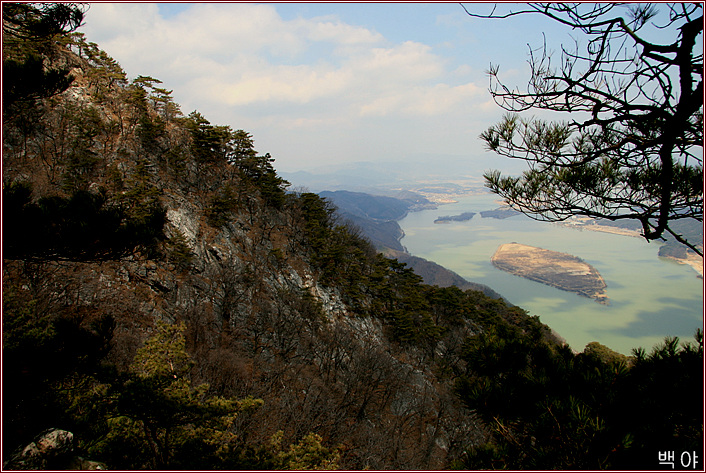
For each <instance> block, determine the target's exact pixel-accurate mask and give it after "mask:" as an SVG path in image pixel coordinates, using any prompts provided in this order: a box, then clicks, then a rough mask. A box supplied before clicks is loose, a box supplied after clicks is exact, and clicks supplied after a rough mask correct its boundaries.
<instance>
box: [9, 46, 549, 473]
mask: <svg viewBox="0 0 706 473" xmlns="http://www.w3.org/2000/svg"><path fill="white" fill-rule="evenodd" d="M20 39H21V38H19V37H18V38H17V42H16V43H15V45H14V48H8V49H7V51H6V56H5V60H6V62H7V61H10V60H13V61H16V62H17V63H18V64H23V61H24V63H26V62H27V61H29V59H28V58H30V57H36V55H37V54H38V52H37V51H33V50H31V48H32V45H30V44H27V43H23V42H22V41H21V40H20ZM42 41H44V48H45V51H43V52H42V53H41V56H40V57H41V58H42V61H43V63H44V67H45V68H55V69H56V70H59V69H61V71H63V72H62V73H63V74H65V76H66V77H67V78H68V80H67V82H70V86H68V87H66V88H65V89H64V90H63V91H59V90H57V91H52V92H51V93H47V94H40V95H39V96H31V97H30V96H29V95H28V94H25V95H24V96H23V95H22V94H20V95H19V96H18V97H19V98H18V99H17V101H16V102H15V103H14V105H13V107H8V108H7V109H5V110H4V118H5V120H4V141H3V147H4V153H3V166H4V174H3V197H4V198H3V210H4V212H5V221H4V241H5V244H4V248H3V250H4V267H3V288H4V292H5V298H4V301H3V302H4V304H3V307H4V315H3V317H4V322H5V324H4V328H5V330H4V341H5V344H4V348H3V350H4V360H5V361H4V363H5V366H4V368H5V371H4V374H5V381H6V383H10V384H12V385H15V386H21V387H20V388H18V389H17V390H16V391H15V392H14V393H12V394H10V395H8V396H7V397H6V398H5V413H6V414H7V416H6V419H7V420H6V423H5V425H4V428H5V430H6V432H9V433H10V435H4V436H3V437H4V442H5V447H6V450H8V451H10V450H12V449H13V448H15V447H16V446H18V445H20V444H22V442H25V443H26V442H28V441H29V440H31V438H32V437H33V436H34V435H36V434H38V433H39V432H41V431H42V430H43V429H45V428H50V427H59V428H66V429H68V430H71V431H73V432H74V434H75V435H76V437H78V438H79V449H80V450H81V451H83V452H85V453H86V454H88V455H91V456H93V457H95V458H96V459H97V460H100V461H104V462H105V463H106V464H108V465H109V466H110V467H112V468H140V467H182V468H189V467H201V468H205V467H209V466H210V467H237V466H243V465H250V466H252V465H253V464H254V465H255V466H257V465H260V466H262V465H270V466H272V465H273V463H272V461H274V460H272V458H274V453H272V452H273V451H274V450H273V448H274V447H272V445H273V444H272V441H273V440H272V439H273V438H275V436H276V434H277V432H278V431H280V430H281V431H283V434H282V435H283V439H281V440H280V442H282V441H283V442H285V443H284V445H286V444H288V443H291V444H292V445H295V443H296V442H298V441H300V440H302V439H304V438H306V437H305V436H306V435H307V434H309V433H315V434H317V435H319V436H320V437H319V438H320V439H321V440H322V441H323V442H324V443H325V444H326V445H330V446H340V448H341V450H340V452H339V453H338V455H339V457H340V458H339V460H340V465H341V466H344V467H347V468H376V469H377V468H414V469H420V468H440V467H445V466H448V465H449V464H450V462H451V461H452V460H453V459H454V458H458V456H459V455H460V454H461V453H462V451H463V449H464V448H465V447H466V446H468V445H470V444H473V443H474V442H477V441H480V440H482V439H484V438H485V437H486V434H485V429H484V428H483V426H482V424H481V423H480V422H479V421H478V420H477V418H476V417H475V416H474V414H473V413H472V412H471V411H469V410H468V409H467V408H466V407H465V406H464V405H463V404H462V402H461V401H460V399H459V398H458V396H457V395H456V394H455V392H454V385H453V378H454V375H453V373H454V372H455V371H457V370H458V367H457V366H456V365H455V363H458V358H459V350H460V349H461V346H462V342H463V340H464V339H465V338H466V337H467V336H469V335H471V334H473V333H475V332H476V331H477V330H479V328H480V327H482V326H483V324H486V323H491V322H492V323H493V324H497V323H501V324H513V325H517V326H518V327H527V329H529V328H530V327H535V325H537V324H536V322H535V321H534V320H533V319H530V318H528V317H526V315H525V314H524V312H522V311H521V310H519V309H515V308H508V307H506V306H504V305H503V304H502V303H498V302H497V301H493V300H491V299H489V298H486V297H485V296H483V295H482V294H480V293H468V294H464V293H462V292H461V291H454V292H451V293H448V294H447V293H446V292H444V293H443V294H446V295H445V297H448V296H449V295H453V298H454V300H455V301H456V302H455V303H456V306H455V307H454V306H451V305H448V306H445V307H444V309H443V310H441V309H440V308H439V307H440V306H439V304H441V302H438V303H437V302H434V301H435V300H436V299H439V298H440V296H441V295H442V292H440V291H441V290H439V289H436V288H433V287H428V286H423V285H421V284H420V278H419V277H417V276H416V275H414V274H413V273H412V272H411V271H410V270H408V269H405V268H404V265H401V264H398V263H397V262H396V261H394V260H388V259H385V258H383V257H382V256H380V255H376V253H375V251H374V250H373V248H372V247H371V246H370V245H369V243H367V242H366V241H365V240H363V239H362V238H360V237H359V236H357V235H356V234H355V232H354V231H351V230H350V229H349V228H347V227H346V226H341V225H338V224H337V223H336V222H335V218H334V217H333V208H332V207H331V206H330V205H329V204H327V202H326V201H325V200H323V199H321V198H320V197H318V196H316V195H314V194H294V193H287V192H286V187H287V183H286V182H285V181H284V180H282V179H281V178H279V177H278V176H277V174H276V173H275V171H274V168H273V167H272V164H271V163H272V161H273V159H272V158H271V157H270V156H269V155H264V156H262V155H260V154H258V153H257V152H256V151H255V150H254V149H253V141H252V138H251V136H250V135H249V134H248V133H246V132H244V131H241V130H236V131H234V130H232V129H231V128H230V127H227V126H216V125H212V124H211V123H209V122H208V120H206V119H205V118H204V117H203V116H201V115H200V114H199V113H197V112H194V113H191V114H190V115H188V116H186V117H185V116H183V115H182V114H181V112H180V110H179V107H178V105H177V104H175V103H174V102H173V101H172V100H171V98H170V94H171V91H168V90H166V89H162V88H160V87H159V84H160V82H159V81H158V80H156V79H154V78H150V77H143V76H140V77H138V78H137V79H134V80H132V81H129V80H128V79H127V77H126V76H125V74H124V72H123V71H122V70H121V69H120V67H119V65H118V64H117V62H115V61H114V60H113V59H112V58H110V57H108V56H107V55H106V54H105V53H104V52H102V51H100V49H99V48H98V47H97V45H95V44H93V43H89V42H87V41H86V40H85V38H83V37H82V36H81V35H55V36H51V37H49V38H44V39H43V40H42ZM67 85H68V84H67ZM162 322H166V324H167V325H168V326H173V327H177V326H178V327H181V325H179V324H181V323H183V324H184V325H183V327H184V329H183V336H184V342H185V349H186V351H187V352H188V355H189V357H190V359H192V362H193V366H191V368H190V369H189V370H188V372H187V371H185V372H184V373H183V374H180V375H179V379H181V376H184V380H185V381H184V382H187V381H188V383H189V385H192V383H193V385H194V386H196V385H199V386H200V385H202V383H207V384H203V386H207V388H204V389H206V391H205V392H203V393H202V395H206V396H226V397H227V398H234V399H235V398H238V399H244V398H246V397H253V398H258V399H262V400H263V401H264V402H263V403H262V405H261V406H260V407H258V408H257V409H254V410H247V412H242V413H241V415H239V416H238V417H237V420H236V421H234V422H232V423H231V424H230V427H229V430H228V431H229V432H230V433H231V434H232V436H231V437H228V438H229V439H230V440H228V441H226V440H223V438H222V436H220V437H219V436H216V437H214V439H216V440H213V439H211V440H212V443H213V442H216V443H217V442H220V443H218V445H220V446H219V449H218V450H217V452H219V453H218V454H216V453H214V451H211V450H208V449H206V447H205V446H204V445H201V444H199V445H201V446H200V447H199V448H200V449H202V450H203V449H205V450H204V453H202V454H201V455H200V456H199V455H196V456H193V455H187V454H184V453H183V452H182V450H183V451H188V448H192V447H188V448H187V445H191V444H190V443H185V442H187V440H185V439H187V438H191V437H188V436H187V434H185V433H184V432H186V431H188V429H187V428H186V427H185V426H188V425H192V424H193V422H195V421H193V420H192V421H191V422H192V423H191V424H189V423H188V422H187V423H186V424H179V422H178V421H176V420H174V418H173V417H169V419H171V420H170V421H169V422H172V423H166V424H160V423H157V424H154V425H155V427H154V429H153V430H150V429H149V428H148V427H149V426H150V425H153V424H152V422H156V421H154V420H153V419H152V420H150V419H148V418H145V417H141V416H144V415H147V414H144V412H143V411H139V409H138V410H135V409H136V408H134V406H133V408H130V409H132V410H130V409H128V408H127V407H125V405H126V404H125V403H128V401H126V400H125V399H133V397H134V396H135V394H134V393H133V391H131V389H135V386H137V384H135V383H137V382H138V380H139V379H140V378H139V376H140V374H139V373H138V372H137V371H135V369H136V368H135V366H136V365H135V363H136V360H137V359H138V357H139V353H140V347H142V346H143V345H144V344H145V342H146V341H149V340H151V339H154V337H158V336H160V333H161V332H160V330H162V329H160V327H161V326H160V325H159V324H158V323H162ZM537 327H539V326H537ZM533 329H534V328H533ZM521 330H524V329H521ZM173 336H174V337H177V336H179V334H175V335H173ZM81 340H84V342H85V343H84V342H82V341H81ZM86 341H87V342H86ZM145 346H147V345H145ZM453 360H457V361H453ZM169 366H171V365H169ZM158 371H159V370H158ZM150 376H157V375H156V374H154V373H152V374H151V375H150ZM126 377H127V378H126ZM126 379H127V381H125V380H126ZM150 379H152V378H150ZM160 379H161V378H160ZM174 379H177V375H176V374H175V375H174ZM161 382H166V381H164V380H162V381H160V383H161ZM138 384H139V383H138ZM157 386H163V385H162V384H159V383H158V384H157ZM165 386H171V385H169V384H167V385H165ZM150 389H157V388H156V387H154V386H153V387H152V388H150ZM159 389H162V388H159ZM163 389H172V388H166V387H164V388H163ZM159 392H162V391H159ZM98 393H103V394H98ZM131 393H132V394H131ZM87 399H91V402H90V403H88V404H85V402H86V400H87ZM214 399H215V398H214ZM128 405H133V404H130V403H128ZM87 406H92V407H87ZM131 412H132V414H131ZM140 412H143V414H140ZM116 416H117V417H116ZM109 418H125V419H130V420H129V423H128V424H127V425H129V426H132V427H129V428H128V427H125V425H122V424H121V425H116V424H115V423H114V422H113V421H108V420H107V419H109ZM126 422H127V421H126ZM140 422H141V424H140ZM164 422H166V421H164ZM184 422H186V421H184ZM138 425H143V426H145V429H146V430H145V432H148V433H149V435H147V437H145V439H144V440H141V434H139V433H138V432H137V431H135V432H132V431H131V430H130V429H132V428H136V426H138ZM177 428H178V429H177ZM194 428H195V427H189V429H192V430H193V429H194ZM121 429H122V430H121ZM125 429H128V430H127V431H126V430H125ZM184 429H186V430H184ZM131 432H132V433H131ZM150 432H151V433H150ZM174 432H180V433H179V435H177V434H176V433H174ZM170 435H171V436H172V437H173V439H172V440H171V444H169V443H167V438H168V436H170ZM214 435H215V434H214ZM118 436H122V437H123V440H120V441H118V440H117V437H118ZM125 438H127V439H128V440H125ZM208 438H209V439H210V438H211V437H208ZM177 439H178V440H177ZM211 440H210V441H211ZM193 441H194V440H189V442H193ZM302 441H303V440H302ZM130 442H132V447H130V445H129V444H130ZM142 442H144V443H142ZM180 442H181V443H180ZM202 442H203V441H202ZM221 444H222V445H221ZM226 446H227V448H228V451H229V452H231V453H230V454H226V453H223V452H222V451H221V450H222V449H224V448H226ZM131 448H132V449H133V450H134V451H135V452H136V453H135V454H133V455H125V452H126V451H127V450H130V449H131ZM257 449H260V450H257ZM262 449H264V450H262ZM262 451H266V452H269V453H268V455H270V456H269V457H268V456H267V455H265V454H263V453H262ZM233 452H235V453H233ZM253 452H260V453H253ZM341 452H342V453H341ZM263 455H264V457H263ZM265 457H266V458H265ZM263 458H265V459H264V460H263ZM337 458H338V457H337ZM268 459H269V460H268ZM268 461H269V462H270V463H267V462H268ZM190 462H193V463H190ZM258 462H260V463H258Z"/></svg>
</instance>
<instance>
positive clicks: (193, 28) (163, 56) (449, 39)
mask: <svg viewBox="0 0 706 473" xmlns="http://www.w3.org/2000/svg"><path fill="white" fill-rule="evenodd" d="M467 7H468V8H469V10H473V11H475V12H487V11H489V8H490V7H489V5H487V4H468V6H467ZM80 31H82V32H84V33H85V34H86V36H87V39H88V41H93V42H96V43H98V45H99V46H100V47H101V48H102V49H103V50H105V51H106V52H107V53H108V54H109V55H110V56H111V57H113V58H114V59H115V60H117V61H118V62H119V63H120V65H121V66H122V67H123V69H124V70H125V72H126V73H127V75H128V77H129V78H131V79H132V78H135V77H137V76H138V75H145V76H152V77H154V78H157V79H160V80H161V81H162V82H163V84H162V85H161V87H164V88H167V89H169V90H173V91H174V92H173V97H174V99H175V101H176V102H177V103H179V104H180V105H181V109H182V112H183V113H184V114H185V115H186V114H189V113H190V112H192V111H194V110H198V111H199V112H200V113H201V114H202V115H204V116H205V117H206V118H207V119H208V120H209V121H210V122H211V123H213V124H216V125H230V126H231V127H232V128H233V129H243V130H245V131H247V132H249V133H251V134H252V135H253V139H254V142H255V148H256V150H257V151H258V152H260V153H263V154H264V153H270V154H271V155H272V157H273V158H275V167H276V169H277V170H278V171H285V172H294V171H299V170H313V169H317V168H321V167H322V166H330V165H335V164H341V163H351V162H357V161H373V162H377V161H404V160H407V159H410V160H411V159H419V158H420V157H421V158H422V159H429V160H432V161H433V160H434V159H436V157H439V158H441V157H457V158H458V157H462V158H467V159H468V160H469V171H470V172H473V173H476V174H478V175H480V174H481V173H482V172H483V171H485V170H487V169H488V167H487V163H488V162H489V161H488V159H489V157H492V158H493V159H494V161H493V162H497V165H496V166H493V167H494V168H498V169H505V168H508V166H510V163H509V161H512V160H509V159H506V158H501V157H495V156H494V155H492V153H490V152H488V151H486V150H485V148H484V145H483V142H482V141H481V140H480V139H479V138H478V136H479V134H480V133H481V132H482V131H484V130H485V129H487V128H488V127H489V126H490V125H492V124H493V123H495V122H497V121H498V120H499V119H500V118H501V117H502V115H503V113H504V112H503V110H502V109H500V108H499V107H498V106H497V105H496V104H495V103H494V102H493V100H492V97H491V96H490V93H489V92H488V76H487V74H486V71H487V70H488V68H489V66H490V64H491V63H493V64H499V65H500V72H501V77H502V78H503V80H505V81H507V82H508V83H510V84H516V85H522V84H523V83H525V82H526V79H527V77H528V74H529V72H528V71H529V68H528V66H527V58H528V44H530V45H532V46H533V47H537V46H540V45H541V44H542V42H543V41H544V38H545V37H546V38H547V42H548V44H549V45H550V46H552V45H554V46H555V47H558V45H559V44H560V43H561V42H566V41H567V40H569V41H571V37H570V33H571V32H570V31H567V30H563V29H562V28H561V27H559V26H558V25H556V24H554V23H553V22H551V21H549V20H547V19H544V18H542V17H539V16H530V17H524V16H523V17H516V18H510V19H504V20H488V19H477V18H472V17H469V16H468V15H467V14H466V12H465V11H464V10H463V8H462V7H461V6H460V5H459V4H458V3H443V2H434V3H384V4H383V3H272V4H255V3H177V4H175V3H172V4H168V3H93V4H90V9H89V10H88V12H87V13H86V15H85V25H84V26H83V27H81V29H80ZM439 162H441V161H439ZM513 163H515V162H514V161H513Z"/></svg>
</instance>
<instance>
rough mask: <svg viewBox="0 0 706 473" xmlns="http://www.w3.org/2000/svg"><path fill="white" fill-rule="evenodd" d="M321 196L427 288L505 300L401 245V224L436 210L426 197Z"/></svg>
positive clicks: (408, 194)
mask: <svg viewBox="0 0 706 473" xmlns="http://www.w3.org/2000/svg"><path fill="white" fill-rule="evenodd" d="M319 196H320V197H323V198H325V199H327V200H329V201H330V202H331V203H333V204H334V205H335V206H336V207H337V208H338V214H339V216H340V217H341V218H342V219H344V220H347V221H348V222H350V223H351V224H353V226H354V227H356V228H357V229H358V230H360V232H361V233H362V234H363V235H364V236H365V237H366V238H367V239H368V240H370V242H371V243H372V244H373V245H374V246H375V247H376V248H377V249H378V250H380V251H382V252H384V253H385V254H386V255H387V256H389V257H391V258H395V259H397V260H398V261H399V262H401V263H405V264H406V265H408V266H409V267H410V268H412V269H413V270H414V272H415V273H417V274H418V275H419V276H421V277H422V279H423V281H424V283H425V284H429V285H432V286H439V287H449V286H456V287H458V288H459V289H461V290H463V291H466V290H469V289H470V290H474V291H480V292H482V293H484V294H485V295H487V296H489V297H491V298H493V299H502V298H503V297H502V296H501V295H500V294H498V293H497V292H495V291H494V290H492V289H491V288H489V287H488V286H485V285H483V284H478V283H474V282H469V281H467V280H465V279H464V278H462V277H461V276H459V275H458V274H456V273H454V272H453V271H450V270H448V269H446V268H444V267H443V266H441V265H439V264H437V263H434V262H433V261H428V260H425V259H424V258H420V257H418V256H413V255H410V254H409V253H408V252H407V249H406V248H405V247H404V246H403V245H402V243H400V240H401V239H402V237H403V236H404V231H403V230H402V228H401V227H400V226H399V224H398V223H397V220H399V219H402V218H404V217H405V216H407V214H408V213H409V212H410V211H412V210H417V209H420V208H429V207H431V208H435V206H434V204H433V203H431V202H429V200H427V199H426V198H425V197H423V196H421V195H419V194H416V193H414V192H408V191H407V192H400V193H399V194H398V196H399V198H394V197H388V196H376V195H370V194H366V193H363V192H350V191H335V192H331V191H324V192H320V193H319ZM464 215H465V214H464ZM447 218H450V217H447ZM506 302H507V301H506Z"/></svg>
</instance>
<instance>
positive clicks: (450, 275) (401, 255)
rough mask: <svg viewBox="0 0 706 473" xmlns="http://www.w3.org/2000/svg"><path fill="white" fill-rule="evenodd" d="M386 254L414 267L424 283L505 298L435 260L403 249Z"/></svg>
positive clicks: (495, 297) (494, 297)
mask: <svg viewBox="0 0 706 473" xmlns="http://www.w3.org/2000/svg"><path fill="white" fill-rule="evenodd" d="M386 255H387V256H388V257H390V258H395V259H397V261H399V262H400V263H405V264H406V265H407V266H409V267H410V268H412V269H413V270H414V272H415V273H417V274H418V275H419V276H421V277H422V279H423V280H424V284H429V285H431V286H439V287H449V286H456V287H457V288H459V289H461V290H462V291H468V290H472V291H480V292H482V293H483V294H485V295H486V296H488V297H491V298H493V299H503V300H505V298H504V297H503V296H502V295H501V294H499V293H497V292H495V291H494V290H493V289H491V288H490V287H488V286H486V285H485V284H479V283H475V282H470V281H467V280H466V279H464V278H463V277H461V276H460V275H458V274H456V273H454V272H453V271H451V270H450V269H446V268H444V267H443V266H441V265H440V264H437V263H434V262H433V261H429V260H426V259H424V258H420V257H419V256H413V255H410V254H409V253H406V252H401V251H388V252H386ZM505 303H507V304H508V305H512V304H510V303H509V302H508V301H507V300H505Z"/></svg>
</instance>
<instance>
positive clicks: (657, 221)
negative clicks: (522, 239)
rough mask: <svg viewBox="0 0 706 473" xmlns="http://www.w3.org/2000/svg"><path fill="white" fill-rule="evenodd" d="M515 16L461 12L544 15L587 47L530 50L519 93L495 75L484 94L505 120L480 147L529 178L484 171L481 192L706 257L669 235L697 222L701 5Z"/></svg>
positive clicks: (542, 10) (551, 217)
mask: <svg viewBox="0 0 706 473" xmlns="http://www.w3.org/2000/svg"><path fill="white" fill-rule="evenodd" d="M520 8H521V9H520V10H511V11H508V12H505V13H499V12H498V11H497V8H494V9H493V10H492V11H491V13H489V14H478V13H473V12H471V11H470V10H469V9H468V8H466V7H464V9H465V10H466V12H467V13H468V14H469V15H470V16H472V17H476V18H496V19H499V18H509V17H513V16H517V15H533V14H534V15H541V16H544V17H547V18H550V19H552V20H555V21H557V22H559V23H560V24H563V25H566V26H567V27H569V28H571V29H572V30H574V31H579V32H581V33H582V34H583V36H584V38H585V41H584V42H583V43H581V42H580V41H579V40H575V44H574V45H572V47H571V48H569V47H566V46H562V47H561V53H560V54H559V55H558V57H556V56H553V55H552V54H551V53H550V52H549V51H548V50H547V45H546V43H545V44H544V45H542V46H541V47H539V48H537V49H532V48H530V52H529V61H528V62H529V65H530V71H531V74H530V78H529V81H528V84H527V88H526V90H524V91H523V90H520V89H518V88H511V87H509V86H507V85H505V84H504V83H503V82H501V81H500V79H499V76H498V71H499V68H498V67H497V66H494V65H491V66H490V70H489V76H490V93H491V94H492V96H493V98H494V99H495V102H496V103H497V104H498V105H499V106H500V107H502V108H503V109H505V110H507V111H508V114H506V115H505V116H504V117H503V119H502V120H501V121H500V122H499V123H497V124H495V125H493V126H491V127H490V128H488V130H486V131H485V132H483V133H482V134H481V138H482V139H483V140H484V141H485V142H486V145H487V147H488V148H489V149H490V150H492V151H495V152H496V153H498V154H500V155H502V156H506V157H510V158H516V159H523V160H525V161H527V163H528V164H529V169H528V170H527V171H525V172H524V173H523V175H522V176H521V177H507V176H502V175H501V173H500V172H499V171H490V172H488V173H486V175H485V178H486V186H487V187H489V188H490V189H491V190H492V191H493V192H495V193H497V194H499V195H500V196H502V197H504V198H505V200H506V201H507V202H508V203H509V204H510V205H512V206H513V207H514V208H515V209H517V210H520V211H521V212H523V213H525V214H527V215H529V216H531V217H532V218H535V219H537V220H544V221H563V220H566V219H567V218H569V217H571V216H574V215H583V216H589V217H596V218H604V219H608V220H621V219H637V220H639V221H640V223H641V224H642V235H643V236H644V237H645V239H647V240H648V241H649V240H656V239H664V236H665V235H667V234H671V235H672V236H673V237H674V238H675V239H676V240H677V241H679V242H681V243H683V244H685V245H687V246H688V247H690V248H691V249H692V250H694V251H695V252H697V253H698V254H700V255H703V246H702V245H701V242H696V241H687V240H686V238H685V237H683V236H682V235H679V234H678V233H677V232H676V231H674V229H673V228H672V225H673V224H674V223H675V221H678V220H681V219H694V220H697V221H699V222H703V94H704V92H703V48H702V47H701V45H702V40H701V39H699V38H700V37H702V34H703V4H698V3H693V4H686V3H683V4H628V5H624V4H593V3H591V4H563V3H562V4H558V3H551V4H545V3H528V4H524V5H522V6H521V7H520ZM670 35H671V37H670ZM664 38H670V39H669V40H666V41H664V42H662V40H663V39H664ZM528 110H546V111H550V112H564V113H567V114H569V115H568V120H567V121H562V122H550V121H545V120H542V119H539V118H535V117H533V118H524V117H520V115H519V114H518V113H519V112H524V111H528Z"/></svg>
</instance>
